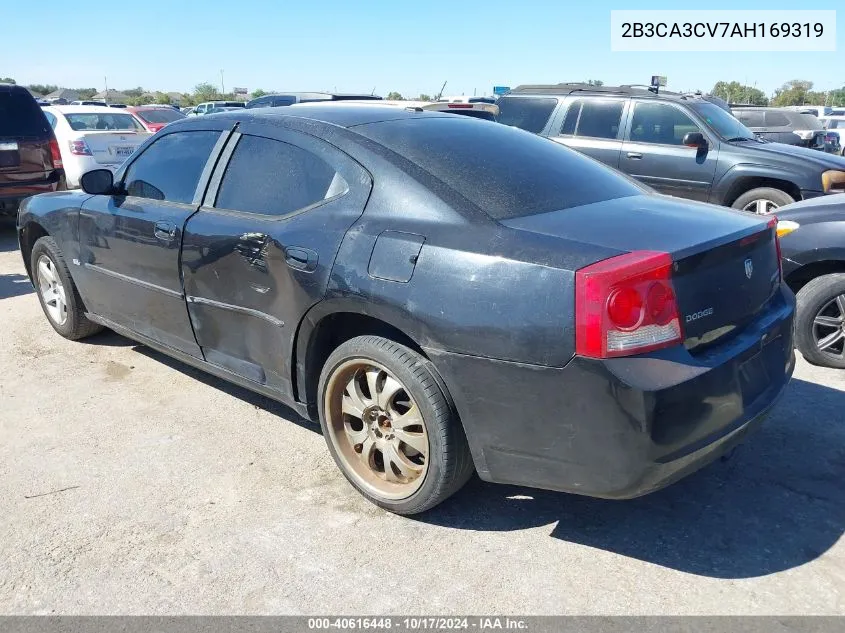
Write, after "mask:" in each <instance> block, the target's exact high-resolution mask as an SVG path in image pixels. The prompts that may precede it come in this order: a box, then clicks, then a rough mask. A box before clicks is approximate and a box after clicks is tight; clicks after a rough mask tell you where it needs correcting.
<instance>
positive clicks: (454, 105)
mask: <svg viewBox="0 0 845 633" xmlns="http://www.w3.org/2000/svg"><path fill="white" fill-rule="evenodd" d="M329 103H336V104H337V105H343V106H348V105H359V106H367V107H381V106H385V107H394V108H410V109H413V110H417V111H419V112H448V113H449V114H461V115H463V116H468V117H472V118H475V119H483V120H485V121H495V120H496V116H497V115H498V114H499V108H498V106H496V105H494V104H492V103H486V102H481V101H477V102H473V103H467V102H446V101H405V100H402V101H394V100H388V99H382V100H379V101H336V102H329ZM293 105H294V106H296V107H315V106H316V107H324V106H325V105H327V103H326V102H325V101H311V102H305V103H297V104H293Z"/></svg>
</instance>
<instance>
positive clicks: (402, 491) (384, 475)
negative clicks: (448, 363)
mask: <svg viewBox="0 0 845 633" xmlns="http://www.w3.org/2000/svg"><path fill="white" fill-rule="evenodd" d="M318 394H319V402H318V406H319V412H320V426H321V427H322V429H323V436H324V437H325V438H326V443H327V444H328V447H329V452H331V454H332V457H333V458H334V460H335V463H336V464H337V466H338V468H340V470H341V472H342V473H343V475H344V476H345V477H346V479H347V480H349V482H350V483H351V484H352V485H353V486H354V487H355V488H356V489H357V490H358V492H360V493H361V494H362V495H363V496H364V497H366V498H367V499H368V500H369V501H371V502H372V503H374V504H376V505H378V506H379V507H382V508H384V509H386V510H389V511H390V512H395V513H396V514H403V515H411V514H418V513H420V512H424V511H425V510H428V509H430V508H433V507H434V506H436V505H437V504H439V503H440V502H442V501H444V500H445V499H446V498H448V497H450V496H451V495H452V494H454V493H455V492H457V491H458V490H459V489H460V488H461V487H462V486H463V485H464V484H465V483H466V482H467V480H468V479H469V478H470V476H471V475H472V473H473V472H474V470H475V468H474V466H473V463H472V458H471V456H470V452H469V445H468V444H467V440H466V435H465V434H464V430H463V427H462V426H461V423H460V421H459V420H458V419H457V415H456V414H455V412H454V410H453V409H452V407H451V406H450V404H449V401H448V400H447V398H446V395H445V394H444V392H443V390H442V389H441V387H440V383H439V382H438V380H437V379H436V378H435V375H434V373H433V368H432V367H431V365H430V363H429V361H428V360H426V359H425V358H423V357H422V356H420V355H419V354H418V353H416V352H414V351H413V350H411V349H409V348H408V347H405V346H404V345H400V344H399V343H396V342H394V341H391V340H389V339H386V338H382V337H380V336H359V337H356V338H353V339H351V340H349V341H347V342H345V343H343V344H342V345H340V346H339V347H338V348H337V349H336V350H335V351H334V352H332V354H331V355H330V356H329V358H328V360H326V363H325V365H324V366H323V370H322V373H321V374H320V382H319V386H318Z"/></svg>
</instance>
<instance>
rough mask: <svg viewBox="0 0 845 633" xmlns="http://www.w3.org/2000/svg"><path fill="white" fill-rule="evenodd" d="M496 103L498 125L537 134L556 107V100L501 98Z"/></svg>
mask: <svg viewBox="0 0 845 633" xmlns="http://www.w3.org/2000/svg"><path fill="white" fill-rule="evenodd" d="M496 103H497V105H498V106H499V116H498V117H496V120H497V121H498V122H499V123H504V124H505V125H512V126H514V127H518V128H520V129H522V130H525V131H526V132H533V133H534V134H539V133H540V132H542V131H543V128H544V127H546V123H547V122H548V121H549V117H550V116H551V115H552V112H553V111H554V109H555V106H556V105H557V99H549V98H547V97H546V98H542V97H502V98H501V99H499V100H498V101H497V102H496Z"/></svg>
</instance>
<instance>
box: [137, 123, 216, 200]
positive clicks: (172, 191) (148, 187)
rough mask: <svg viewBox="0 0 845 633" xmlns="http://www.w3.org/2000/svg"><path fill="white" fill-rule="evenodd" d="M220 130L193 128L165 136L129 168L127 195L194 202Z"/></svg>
mask: <svg viewBox="0 0 845 633" xmlns="http://www.w3.org/2000/svg"><path fill="white" fill-rule="evenodd" d="M218 138H220V132H211V131H190V132H176V133H174V134H168V135H166V136H162V137H161V138H160V139H158V140H156V141H155V142H154V143H153V144H152V145H150V146H149V147H147V148H146V149H145V150H144V151H143V153H141V155H140V156H138V158H137V159H135V160H134V161H133V162H132V164H131V165H129V168H128V169H127V170H126V175H125V176H124V178H123V182H124V186H125V189H126V195H129V196H135V197H137V198H149V199H151V200H166V201H167V202H179V203H182V204H190V203H191V202H192V201H193V199H194V192H195V191H196V188H197V184H198V183H199V179H200V175H201V174H202V170H203V168H204V167H205V164H206V162H208V157H209V156H210V155H211V151H212V149H214V144H215V143H216V142H217V139H218Z"/></svg>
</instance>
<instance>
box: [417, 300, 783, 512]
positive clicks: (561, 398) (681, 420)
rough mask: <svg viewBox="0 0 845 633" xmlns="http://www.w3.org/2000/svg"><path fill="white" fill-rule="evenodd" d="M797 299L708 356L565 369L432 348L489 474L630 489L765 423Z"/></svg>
mask: <svg viewBox="0 0 845 633" xmlns="http://www.w3.org/2000/svg"><path fill="white" fill-rule="evenodd" d="M794 311H795V299H794V296H793V295H792V293H791V292H790V291H789V290H788V289H786V288H782V290H781V292H780V294H779V295H778V296H777V297H776V299H775V300H774V301H773V305H772V307H771V308H770V309H769V310H768V311H767V312H766V313H765V314H764V315H762V316H761V317H760V319H758V321H756V322H755V323H754V324H752V325H751V326H749V327H747V328H746V329H745V330H743V332H742V333H740V334H738V335H736V336H735V337H734V338H732V339H731V340H730V341H728V342H726V343H724V344H721V345H719V346H717V347H716V348H712V349H710V350H708V351H707V352H703V353H701V354H699V355H696V356H692V355H690V354H689V353H688V352H687V351H686V350H685V349H684V348H683V347H677V348H673V349H667V350H660V351H658V352H654V353H651V354H647V355H643V356H638V357H632V358H616V359H610V360H604V361H599V360H594V359H587V358H581V357H575V358H573V359H572V361H570V362H569V363H568V364H567V365H566V366H565V367H563V368H552V367H541V366H532V365H524V364H518V363H511V362H504V361H494V360H490V359H482V358H478V357H471V356H465V355H459V354H451V353H446V352H438V351H436V350H427V351H428V352H429V353H430V357H431V359H432V362H433V363H434V364H435V366H436V367H437V369H438V371H440V373H441V375H442V377H443V379H444V381H445V382H446V385H447V386H448V388H449V391H450V393H451V395H452V397H453V398H454V400H455V405H456V407H457V409H458V413H459V415H460V416H461V421H462V422H463V425H464V428H465V430H466V432H467V438H468V439H469V442H470V446H471V449H472V453H473V459H474V460H475V465H476V469H477V470H478V472H479V475H480V476H481V478H482V479H485V480H487V481H493V482H499V483H511V484H518V485H525V486H531V487H536V488H546V489H551V490H560V491H565V492H573V493H578V494H584V495H589V496H595V497H605V498H612V499H624V498H631V497H637V496H640V495H643V494H647V493H649V492H652V491H654V490H657V489H659V488H662V487H664V486H666V485H668V484H670V483H673V482H674V481H677V480H678V479H681V478H682V477H684V476H685V475H687V474H689V473H691V472H693V471H695V470H697V469H699V468H701V467H702V466H704V465H705V464H707V463H708V462H710V461H713V460H714V459H716V458H717V457H719V456H720V455H722V454H724V453H725V452H727V451H729V450H730V449H731V448H732V447H733V446H735V445H736V444H737V443H739V442H740V441H741V440H742V439H743V438H744V437H745V436H746V435H747V434H748V433H749V432H750V431H752V430H754V429H755V428H756V427H757V426H759V425H760V424H761V423H762V421H763V419H764V418H765V417H766V415H767V414H768V412H769V411H770V409H771V408H772V407H773V406H774V404H775V402H776V401H777V399H778V398H779V397H780V395H781V394H782V392H783V390H784V388H785V387H786V385H787V383H788V382H789V379H790V377H791V375H792V372H793V370H794V365H795V355H794V353H793V349H792V321H793V316H794Z"/></svg>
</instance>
